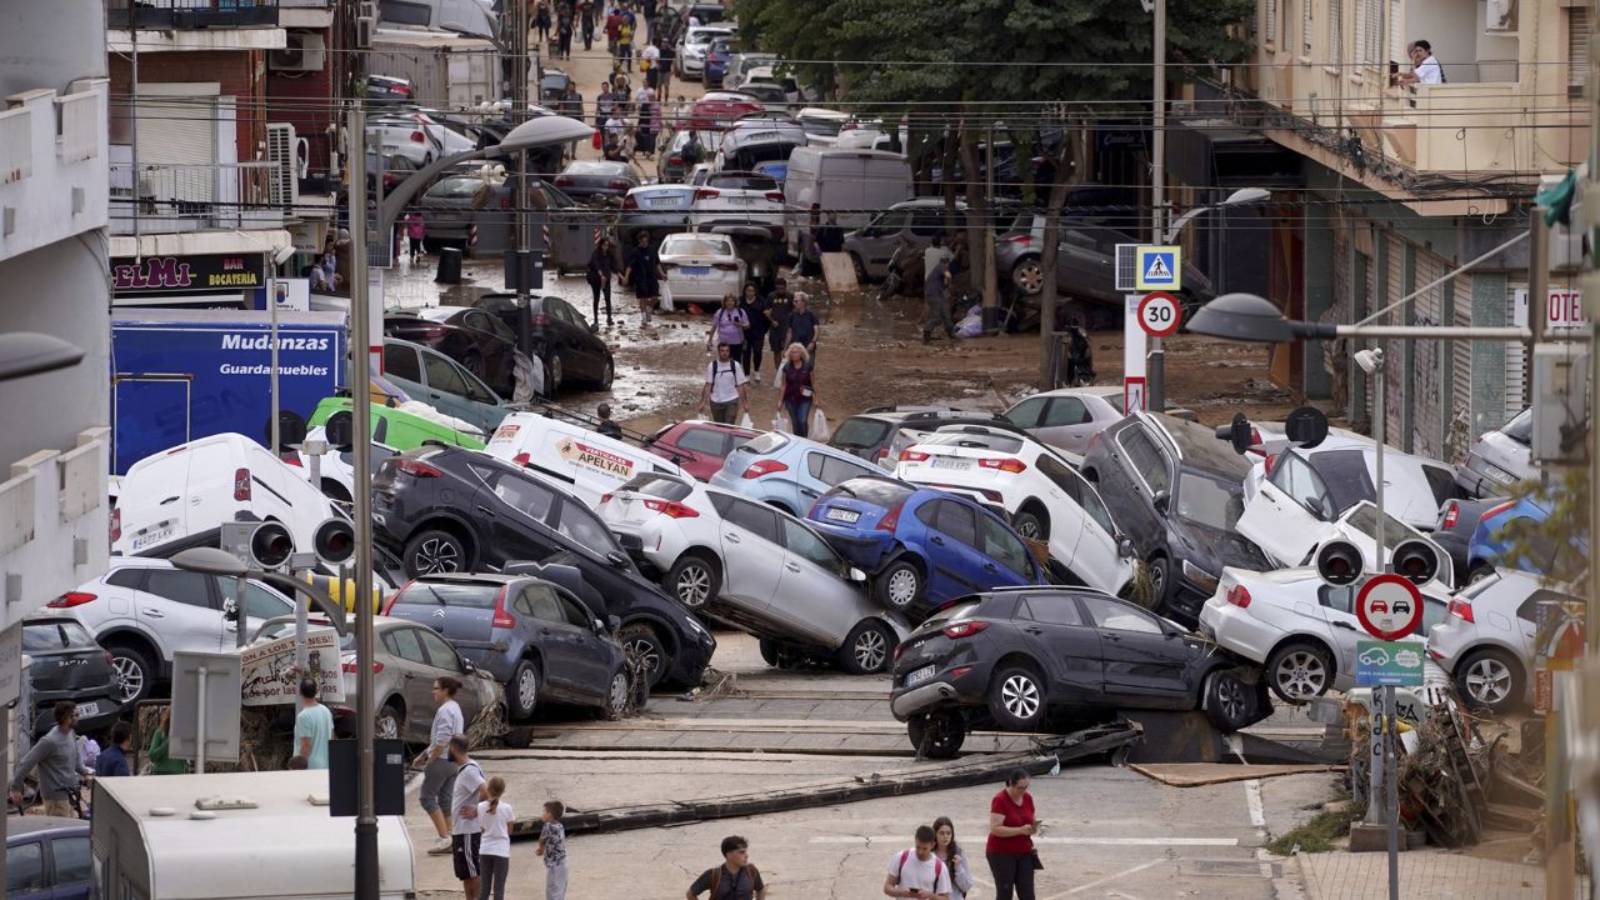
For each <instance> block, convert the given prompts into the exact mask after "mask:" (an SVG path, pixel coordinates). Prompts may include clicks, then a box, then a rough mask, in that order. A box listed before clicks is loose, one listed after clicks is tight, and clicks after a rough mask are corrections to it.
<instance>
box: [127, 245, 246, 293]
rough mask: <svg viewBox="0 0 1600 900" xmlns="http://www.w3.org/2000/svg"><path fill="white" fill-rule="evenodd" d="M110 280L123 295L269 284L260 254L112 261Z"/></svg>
mask: <svg viewBox="0 0 1600 900" xmlns="http://www.w3.org/2000/svg"><path fill="white" fill-rule="evenodd" d="M111 277H112V279H113V281H114V289H115V291H116V293H117V294H119V295H124V296H125V295H128V294H141V295H152V294H209V293H216V292H227V291H243V290H250V289H252V288H258V287H261V286H262V285H264V284H266V262H265V260H264V259H263V258H262V256H261V254H259V253H208V254H196V255H193V256H146V257H145V258H144V259H141V260H133V259H128V258H121V259H113V260H112V261H111Z"/></svg>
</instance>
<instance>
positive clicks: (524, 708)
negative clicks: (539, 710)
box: [506, 660, 539, 721]
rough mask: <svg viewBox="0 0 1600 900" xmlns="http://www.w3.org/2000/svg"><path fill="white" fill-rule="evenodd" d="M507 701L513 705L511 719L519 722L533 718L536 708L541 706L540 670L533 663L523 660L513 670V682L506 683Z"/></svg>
mask: <svg viewBox="0 0 1600 900" xmlns="http://www.w3.org/2000/svg"><path fill="white" fill-rule="evenodd" d="M506 700H508V701H509V702H510V704H511V718H513V719H516V720H518V721H526V720H528V719H531V718H533V710H534V707H536V706H538V705H539V670H538V669H537V668H535V667H534V665H533V663H531V662H529V661H528V660H522V661H521V662H519V663H517V667H516V668H515V669H513V670H511V680H510V681H509V682H507V683H506Z"/></svg>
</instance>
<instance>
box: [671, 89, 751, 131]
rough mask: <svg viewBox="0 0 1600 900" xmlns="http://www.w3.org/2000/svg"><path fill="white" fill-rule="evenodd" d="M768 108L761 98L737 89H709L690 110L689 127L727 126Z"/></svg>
mask: <svg viewBox="0 0 1600 900" xmlns="http://www.w3.org/2000/svg"><path fill="white" fill-rule="evenodd" d="M765 110H766V106H764V105H762V103H761V101H760V100H757V99H756V98H754V97H752V96H750V95H749V94H741V93H738V92H736V91H709V92H707V93H706V95H705V96H703V97H701V98H700V99H699V100H696V101H695V103H694V107H693V108H692V109H690V110H689V127H690V128H696V129H713V128H727V127H728V126H729V125H731V124H733V123H734V122H735V121H737V120H738V119H739V117H740V116H744V115H749V114H750V113H758V112H763V111H765Z"/></svg>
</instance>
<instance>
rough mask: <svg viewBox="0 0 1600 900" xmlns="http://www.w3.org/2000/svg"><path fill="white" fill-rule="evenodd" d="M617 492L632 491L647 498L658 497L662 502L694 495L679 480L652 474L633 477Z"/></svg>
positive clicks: (689, 488) (647, 473)
mask: <svg viewBox="0 0 1600 900" xmlns="http://www.w3.org/2000/svg"><path fill="white" fill-rule="evenodd" d="M618 490H622V491H632V492H634V493H635V494H644V495H645V496H647V497H660V498H661V499H663V500H682V499H683V498H685V497H687V496H689V495H690V494H692V493H694V488H691V487H689V486H688V485H687V484H684V483H683V482H682V481H680V480H679V479H676V478H672V477H670V476H667V475H657V474H656V473H654V472H645V473H643V474H640V475H635V476H633V478H631V479H629V481H628V483H627V484H624V485H623V486H622V487H620V488H618Z"/></svg>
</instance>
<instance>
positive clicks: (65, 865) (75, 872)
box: [50, 837, 94, 891]
mask: <svg viewBox="0 0 1600 900" xmlns="http://www.w3.org/2000/svg"><path fill="white" fill-rule="evenodd" d="M50 854H51V856H53V857H55V872H56V888H57V890H58V891H59V890H61V889H63V888H65V887H66V886H68V885H71V884H76V883H78V882H83V881H90V880H92V879H93V878H94V856H93V854H91V853H90V852H89V839H88V838H86V837H58V838H56V839H55V840H52V841H51V842H50Z"/></svg>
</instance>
